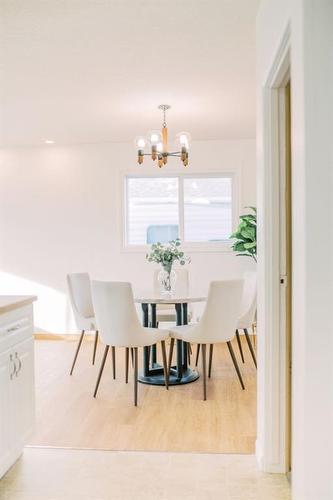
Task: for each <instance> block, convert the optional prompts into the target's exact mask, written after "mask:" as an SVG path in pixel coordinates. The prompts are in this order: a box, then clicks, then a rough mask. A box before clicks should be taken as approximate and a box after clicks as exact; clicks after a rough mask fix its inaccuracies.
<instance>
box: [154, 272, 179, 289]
mask: <svg viewBox="0 0 333 500" xmlns="http://www.w3.org/2000/svg"><path fill="white" fill-rule="evenodd" d="M157 279H158V283H159V288H160V293H161V295H173V294H174V293H175V286H176V281H177V275H176V273H175V271H174V270H173V269H165V268H162V269H161V270H160V272H159V273H158V277H157Z"/></svg>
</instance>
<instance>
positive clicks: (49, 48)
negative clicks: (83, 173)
mask: <svg viewBox="0 0 333 500" xmlns="http://www.w3.org/2000/svg"><path fill="white" fill-rule="evenodd" d="M258 4H259V0H1V3H0V11H1V20H2V23H3V26H2V30H1V31H2V37H3V39H2V43H1V47H2V49H1V50H2V55H1V60H2V62H3V67H2V69H3V75H2V82H3V83H2V89H1V90H2V93H1V111H2V118H3V126H2V129H3V130H2V136H3V137H2V142H3V143H4V144H5V145H29V144H41V143H43V142H44V140H45V139H53V140H55V141H56V143H64V144H66V143H83V142H89V143H91V142H105V141H132V140H133V138H134V137H135V136H136V135H139V134H141V133H145V132H146V131H147V130H148V129H151V128H159V126H160V124H161V115H160V111H158V110H157V106H158V104H160V103H168V104H171V105H172V109H171V110H170V112H169V115H168V121H169V128H170V131H171V132H178V131H180V130H187V131H189V132H190V133H191V135H192V138H193V139H196V140H207V139H239V138H253V137H254V135H255V16H256V12H257V8H258Z"/></svg>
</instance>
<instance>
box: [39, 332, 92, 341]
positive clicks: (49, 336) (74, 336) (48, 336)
mask: <svg viewBox="0 0 333 500" xmlns="http://www.w3.org/2000/svg"><path fill="white" fill-rule="evenodd" d="M80 335H81V334H80V333H66V334H61V333H50V332H36V333H34V338H35V339H36V340H78V339H79V338H80ZM90 337H91V338H94V337H95V332H86V333H85V334H84V338H88V339H89V338H90Z"/></svg>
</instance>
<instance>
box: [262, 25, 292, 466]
mask: <svg viewBox="0 0 333 500" xmlns="http://www.w3.org/2000/svg"><path fill="white" fill-rule="evenodd" d="M290 67H291V63H290V24H289V23H288V24H287V25H286V27H285V29H284V31H283V34H282V36H281V38H280V43H279V46H278V48H277V50H276V52H275V57H274V59H273V61H272V64H271V67H270V71H269V73H268V75H267V78H266V79H265V82H264V85H263V87H262V93H261V95H259V96H258V99H259V109H260V113H261V116H260V118H259V120H261V124H262V127H263V142H262V144H261V145H258V147H262V151H261V153H262V161H261V163H260V162H259V165H258V327H257V328H258V402H257V409H258V411H257V415H258V424H257V441H256V456H257V460H258V464H259V468H260V469H261V470H263V471H266V472H279V473H283V472H287V471H288V469H289V452H288V446H287V443H288V420H287V415H288V399H287V398H288V390H287V372H286V363H287V338H286V331H285V328H283V325H282V322H281V314H282V313H283V311H282V309H281V284H280V256H281V253H280V249H281V234H280V181H281V170H282V169H285V154H283V151H284V148H285V140H284V139H283V137H284V133H285V114H284V112H283V100H284V98H285V97H284V95H285V94H284V91H285V86H286V84H287V82H288V81H289V80H290Z"/></svg>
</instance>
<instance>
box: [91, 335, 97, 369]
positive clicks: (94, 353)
mask: <svg viewBox="0 0 333 500" xmlns="http://www.w3.org/2000/svg"><path fill="white" fill-rule="evenodd" d="M97 344H98V330H96V332H95V341H94V352H93V358H92V364H93V365H94V364H95V359H96V350H97Z"/></svg>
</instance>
